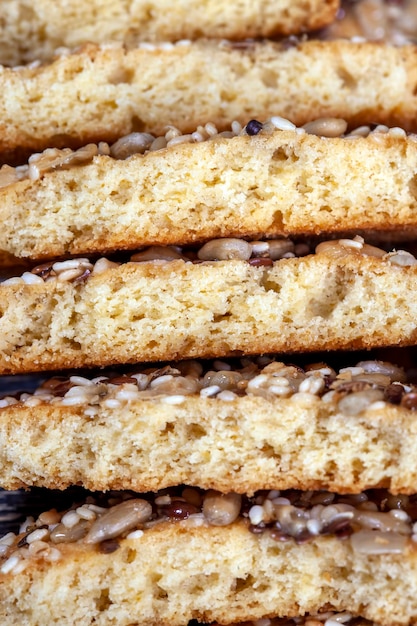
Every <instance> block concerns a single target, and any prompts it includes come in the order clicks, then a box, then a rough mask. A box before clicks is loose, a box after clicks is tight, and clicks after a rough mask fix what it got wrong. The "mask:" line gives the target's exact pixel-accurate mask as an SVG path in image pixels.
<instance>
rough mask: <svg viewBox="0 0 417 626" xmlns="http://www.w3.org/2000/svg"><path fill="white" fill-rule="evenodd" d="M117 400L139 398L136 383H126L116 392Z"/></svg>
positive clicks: (127, 400)
mask: <svg viewBox="0 0 417 626" xmlns="http://www.w3.org/2000/svg"><path fill="white" fill-rule="evenodd" d="M116 398H117V400H125V401H126V402H129V401H130V400H137V399H138V398H139V390H138V388H137V386H136V385H132V384H126V385H124V386H123V387H122V388H121V389H119V391H118V392H117V393H116Z"/></svg>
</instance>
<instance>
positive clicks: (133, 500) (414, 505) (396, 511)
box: [0, 487, 417, 574]
mask: <svg viewBox="0 0 417 626" xmlns="http://www.w3.org/2000/svg"><path fill="white" fill-rule="evenodd" d="M81 511H85V512H86V511H90V512H91V513H93V515H83V516H81V515H80V512H81ZM48 518H49V519H50V522H51V523H49V524H45V523H44V521H45V519H48ZM76 518H77V519H76ZM57 519H58V520H59V521H58V522H56V520H57ZM69 519H70V520H71V525H68V520H69ZM238 519H240V520H242V521H243V522H244V523H245V524H246V525H247V528H248V531H250V532H251V533H253V534H254V535H261V534H265V533H267V534H269V535H270V537H271V538H272V539H273V540H274V541H279V542H282V541H283V542H288V541H295V542H296V543H305V542H307V541H313V540H314V539H315V538H316V537H318V536H321V535H332V536H334V537H336V538H339V539H340V540H341V541H349V542H350V545H351V548H352V550H353V551H354V552H356V553H358V554H364V555H374V554H401V553H403V552H404V550H405V549H406V547H407V545H408V544H409V542H410V541H411V542H413V543H415V542H416V541H417V530H416V528H417V495H414V496H392V495H391V494H389V492H387V491H385V490H372V491H370V492H362V493H360V494H352V495H338V494H334V493H329V492H326V491H308V492H303V491H298V490H293V489H290V490H286V491H278V490H270V491H261V492H258V493H255V495H254V496H252V497H248V496H241V495H239V494H237V493H228V494H222V493H220V492H217V491H213V490H210V491H203V490H201V489H198V488H194V487H185V488H179V487H176V488H172V489H165V490H164V491H163V492H159V493H156V494H146V495H143V496H141V497H137V494H133V493H130V492H114V491H112V492H109V493H107V494H101V495H99V496H94V497H93V496H88V498H87V500H86V501H85V502H84V503H82V504H80V503H78V504H75V505H74V506H73V507H72V508H71V509H70V510H68V511H66V512H63V513H57V512H56V510H55V509H52V510H51V511H49V512H48V511H45V512H43V513H42V514H41V515H40V516H39V517H38V518H37V519H36V520H34V519H31V520H30V521H29V522H28V523H27V524H25V525H24V527H23V528H22V530H21V532H20V533H19V534H15V533H8V534H7V535H5V536H4V537H3V538H1V539H0V548H1V549H0V572H1V573H3V574H8V573H18V572H19V571H21V570H22V568H25V567H26V566H27V565H28V563H29V562H30V561H39V560H45V561H50V562H54V561H57V560H59V559H60V558H62V555H61V551H60V548H59V545H60V544H61V543H66V544H71V543H72V544H80V543H81V544H85V545H89V546H90V547H91V549H97V550H98V551H99V552H101V553H104V554H111V553H112V552H114V551H115V550H117V549H119V547H120V541H121V540H122V539H126V540H132V541H133V540H141V538H142V536H143V534H144V533H146V532H147V530H148V529H151V528H153V527H154V526H155V525H158V524H161V523H163V522H170V523H176V524H182V525H183V526H185V527H186V528H187V527H190V528H192V527H195V526H228V525H230V524H233V523H234V522H235V521H236V520H238ZM74 522H75V523H74Z"/></svg>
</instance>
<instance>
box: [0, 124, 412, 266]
mask: <svg viewBox="0 0 417 626" xmlns="http://www.w3.org/2000/svg"><path fill="white" fill-rule="evenodd" d="M393 130H394V134H392V132H391V131H388V132H387V129H385V132H374V133H372V134H370V135H369V136H368V137H361V136H356V137H355V138H354V137H350V138H338V137H333V138H323V137H317V136H315V135H312V134H308V133H304V134H298V133H297V131H296V130H290V131H281V130H276V131H275V132H272V133H269V134H268V133H267V132H261V133H259V134H258V135H256V136H248V135H242V136H238V137H232V138H226V137H220V138H217V139H213V140H210V141H204V142H201V143H196V144H192V143H185V144H181V145H177V146H170V147H169V148H167V149H166V150H165V149H164V150H158V151H156V152H150V153H148V154H146V155H144V156H142V155H140V154H139V155H134V156H132V157H131V158H129V159H127V160H115V159H113V158H111V157H110V156H96V157H94V159H93V162H91V163H88V164H86V165H80V166H74V167H70V168H69V169H65V170H57V171H53V172H46V173H44V174H43V177H42V178H40V179H38V180H33V181H31V180H27V179H26V180H21V181H19V182H17V183H15V184H12V185H9V186H7V187H4V188H3V189H1V190H0V199H1V202H0V220H1V223H2V228H1V231H0V249H2V250H4V251H7V252H8V253H11V254H13V255H15V256H18V257H28V256H30V257H33V258H51V257H53V256H60V255H64V254H68V253H71V254H84V253H85V252H88V253H89V254H93V253H94V252H101V253H102V252H103V251H106V250H115V249H126V248H135V247H137V246H139V245H144V244H147V243H153V244H155V243H160V244H170V243H171V244H172V243H173V244H176V243H180V244H184V243H187V242H192V241H195V240H197V241H202V240H204V239H207V238H215V237H230V236H232V237H233V236H234V235H237V236H242V234H244V235H245V236H246V237H250V236H251V235H255V236H256V234H258V233H264V234H267V235H269V236H274V235H277V234H288V233H293V234H297V233H298V234H301V233H304V234H305V233H310V234H314V233H318V232H320V231H322V232H323V231H328V232H329V231H330V232H331V231H335V230H336V231H337V230H339V231H340V230H348V229H351V228H352V224H354V225H355V228H363V229H372V228H373V229H375V228H376V229H380V230H384V229H387V228H390V229H401V228H402V229H405V228H406V227H408V228H411V227H414V228H415V226H416V223H417V222H416V214H417V211H416V207H417V200H416V197H417V183H416V171H417V143H416V141H415V136H414V135H411V136H409V137H408V138H407V137H406V136H405V135H404V136H398V134H395V131H396V129H393ZM335 158H337V163H338V167H337V168H336V167H335Z"/></svg>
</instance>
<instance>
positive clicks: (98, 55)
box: [0, 0, 417, 161]
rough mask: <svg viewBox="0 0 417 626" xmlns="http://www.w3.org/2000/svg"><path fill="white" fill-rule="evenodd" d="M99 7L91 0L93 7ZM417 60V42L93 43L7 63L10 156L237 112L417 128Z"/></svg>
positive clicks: (4, 109)
mask: <svg viewBox="0 0 417 626" xmlns="http://www.w3.org/2000/svg"><path fill="white" fill-rule="evenodd" d="M51 1H52V2H53V0H51ZM12 3H13V6H14V5H16V4H18V3H17V2H16V0H12ZM248 3H249V4H250V5H251V6H252V5H254V6H255V3H253V2H250V1H249V2H248ZM3 4H4V3H3ZM221 4H222V7H229V6H233V5H232V4H231V3H224V2H222V3H221ZM272 4H273V7H272ZM290 4H291V6H295V4H296V3H294V2H291V3H290ZM53 5H54V6H55V5H58V3H55V2H53ZM92 5H93V3H84V7H85V9H86V10H87V9H89V8H90V7H91V6H92ZM276 5H277V3H276V2H275V3H271V7H272V9H273V11H274V13H275V12H276ZM2 6H3V5H2ZM38 6H39V3H37V4H36V7H38ZM2 11H4V9H3V8H2ZM51 11H52V13H53V9H51ZM49 15H50V12H49ZM167 15H169V16H171V15H172V10H171V11H169V12H168V13H167ZM189 15H190V14H189ZM20 23H21V24H22V23H25V22H20ZM68 32H69V33H71V32H72V31H70V30H68ZM25 41H27V40H25ZM11 49H12V48H11V46H10V39H9V35H8V36H7V50H11ZM416 59H417V52H416V47H414V46H403V47H394V46H389V45H386V46H384V45H381V44H375V43H353V42H349V41H334V42H319V41H308V42H304V43H298V44H295V45H294V44H288V45H280V44H274V43H270V42H263V43H254V42H246V43H244V44H239V45H237V44H236V45H234V44H231V43H227V42H223V43H218V42H216V43H214V42H211V43H210V42H207V41H200V42H196V43H188V44H187V43H185V44H184V45H174V46H173V45H172V44H165V45H160V46H157V45H156V46H148V47H145V46H143V47H140V48H139V49H131V50H125V49H123V48H121V47H119V48H117V47H116V48H114V47H113V48H112V47H107V48H106V47H103V48H100V47H96V46H94V45H90V46H86V47H85V48H84V49H82V50H80V51H79V52H78V53H77V54H72V55H69V56H62V57H60V58H57V59H56V60H55V61H54V62H53V63H52V64H51V65H46V66H42V67H35V68H30V67H28V68H21V69H19V70H12V69H8V68H2V71H1V72H0V86H1V90H0V131H1V133H0V152H2V153H6V154H4V155H3V161H4V160H5V159H7V156H8V155H9V156H10V155H11V154H13V152H14V151H15V150H16V149H18V150H19V152H20V154H22V153H23V154H27V153H28V152H31V151H32V152H33V151H38V150H42V149H44V148H45V147H48V146H49V147H65V146H70V147H77V146H80V145H83V144H84V143H88V142H89V141H95V142H96V141H100V140H102V141H110V142H111V141H115V140H116V139H117V138H118V137H120V136H121V135H125V134H127V133H129V132H131V131H147V132H152V133H156V134H161V133H162V131H163V129H164V127H165V125H166V124H173V125H175V126H177V127H178V128H179V129H180V130H181V131H182V132H186V133H187V132H190V131H193V130H194V129H195V128H196V126H197V125H198V124H201V123H205V122H208V121H211V122H213V123H215V124H216V125H217V126H218V127H219V129H221V130H224V128H225V127H226V126H228V125H229V124H230V123H231V122H232V121H233V120H238V121H240V122H241V123H242V124H246V123H247V122H248V121H249V120H250V119H251V118H252V117H255V118H257V119H266V118H267V117H269V116H271V115H280V116H283V117H286V118H289V119H291V121H292V122H294V123H295V124H296V125H297V126H299V125H302V124H304V123H305V122H308V121H310V120H311V119H313V118H317V117H323V116H325V117H327V116H333V117H343V118H345V119H347V120H348V121H349V123H350V126H358V125H361V124H368V123H382V124H387V125H389V126H401V127H404V128H406V129H408V130H416V129H417V126H416V116H415V110H416V103H417V96H416V84H417V60H416ZM381 68H383V69H382V70H381Z"/></svg>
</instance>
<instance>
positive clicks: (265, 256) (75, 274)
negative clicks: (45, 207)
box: [2, 236, 417, 285]
mask: <svg viewBox="0 0 417 626" xmlns="http://www.w3.org/2000/svg"><path fill="white" fill-rule="evenodd" d="M315 251H316V253H317V254H320V253H325V254H327V255H330V256H333V257H335V258H340V257H343V256H348V255H351V254H354V255H359V256H365V257H366V256H370V257H374V258H377V259H381V260H382V261H386V262H387V263H390V264H392V265H395V266H399V267H408V266H411V265H416V264H417V259H416V258H415V257H414V255H413V254H411V253H410V252H408V251H407V250H392V251H391V252H387V251H386V250H383V249H382V248H378V247H376V246H373V245H369V244H366V243H365V241H364V239H363V237H360V236H356V237H354V238H353V239H334V240H330V241H323V242H321V243H320V244H318V246H317V247H316V250H315ZM311 253H313V249H312V247H311V246H310V244H309V243H305V242H302V243H295V242H293V241H292V240H291V239H288V238H281V239H270V240H264V241H246V240H244V239H237V238H223V239H213V240H211V241H208V242H207V243H205V244H204V245H203V246H202V247H200V248H197V249H187V248H182V247H181V246H149V247H147V248H145V249H143V250H142V251H140V252H137V253H135V254H133V255H132V256H131V258H130V261H131V262H133V263H146V262H157V263H168V262H169V261H176V260H182V261H185V262H192V263H201V262H205V261H207V262H213V261H228V260H240V261H247V262H248V263H249V264H250V265H252V266H255V267H262V266H265V267H269V266H272V265H273V264H274V261H278V260H280V259H289V258H294V257H301V256H305V255H307V254H311ZM120 264H121V263H119V262H117V261H116V262H115V261H111V260H109V259H107V258H104V257H103V258H101V259H99V260H98V261H96V262H92V261H90V259H88V258H78V259H77V258H75V259H69V260H67V261H55V262H47V263H42V264H41V265H37V266H35V267H34V268H33V269H32V270H31V271H30V272H29V271H27V272H24V273H23V274H22V275H21V276H15V277H12V278H8V279H6V280H3V282H2V284H3V285H14V284H23V283H25V284H28V285H32V284H37V283H38V284H42V283H43V282H49V281H51V280H58V281H60V282H71V283H74V284H78V283H82V282H85V281H86V280H87V279H88V277H89V276H94V275H97V274H101V273H103V272H105V271H106V270H108V269H112V268H116V267H118V266H119V265H120Z"/></svg>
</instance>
